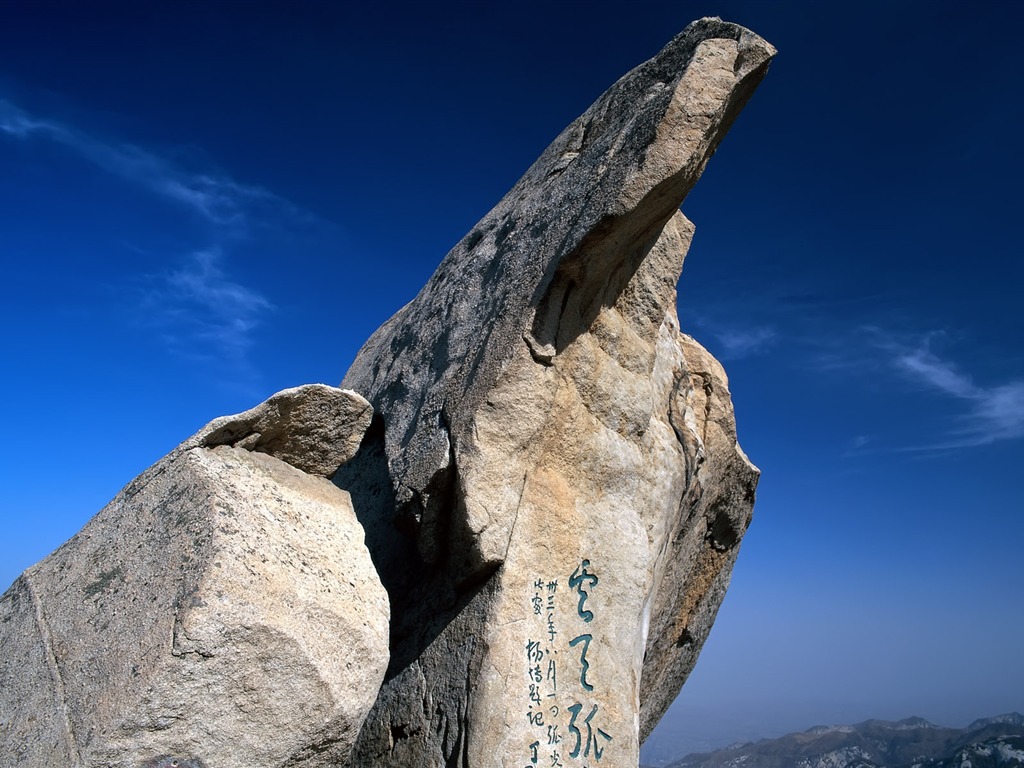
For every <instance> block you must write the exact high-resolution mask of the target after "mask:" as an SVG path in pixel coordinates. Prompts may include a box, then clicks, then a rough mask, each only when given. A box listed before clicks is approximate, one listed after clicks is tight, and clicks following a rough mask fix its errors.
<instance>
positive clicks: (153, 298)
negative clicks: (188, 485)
mask: <svg viewBox="0 0 1024 768" xmlns="http://www.w3.org/2000/svg"><path fill="white" fill-rule="evenodd" d="M3 137H6V138H7V139H8V140H11V141H20V142H29V141H39V142H49V143H51V144H55V145H58V146H61V147H64V148H66V149H67V150H68V151H70V152H72V153H74V154H75V155H77V156H78V157H80V158H82V159H83V160H85V161H87V162H90V163H92V164H93V165H95V166H97V167H98V168H100V169H102V170H103V171H105V172H106V173H108V174H110V175H112V176H114V177H116V178H119V179H121V180H122V181H124V182H125V183H127V184H130V185H132V186H134V187H137V188H140V189H145V190H147V191H149V192H150V193H152V194H153V195H155V196H156V197H157V198H158V199H163V200H166V201H168V202H170V203H172V204H175V205H178V206H181V207H183V208H184V209H186V210H190V211H191V212H193V213H195V214H198V215H199V216H201V217H202V218H203V219H205V220H206V221H207V222H208V224H209V225H210V226H209V228H208V233H209V234H208V237H209V240H208V242H207V243H205V244H204V245H202V246H199V247H195V248H193V249H191V250H190V251H188V252H187V253H186V255H185V256H184V257H182V256H180V255H178V256H176V257H175V259H174V261H175V262H177V266H176V267H171V268H170V269H167V268H165V269H163V270H160V271H156V272H153V273H150V274H148V275H144V276H142V278H141V280H142V284H143V285H144V286H145V287H144V290H143V291H142V294H141V300H140V302H139V306H138V310H139V311H140V312H141V313H142V320H143V325H144V326H146V327H149V328H152V329H155V330H156V331H157V332H158V333H159V335H160V338H161V339H162V340H163V341H164V342H165V343H166V344H167V346H168V347H169V348H170V349H172V350H173V351H175V352H176V353H178V354H180V355H183V356H185V357H188V358H191V359H199V360H206V361H214V360H216V361H229V362H231V363H232V365H234V366H235V367H236V369H241V370H245V371H246V375H250V376H252V375H255V374H256V372H255V370H254V369H253V368H252V366H251V365H249V363H248V359H247V354H248V352H249V350H250V348H251V347H252V343H253V331H254V330H255V329H256V328H257V327H258V325H259V324H260V322H261V321H262V319H263V318H264V317H265V316H266V314H267V313H268V312H270V311H271V310H272V309H273V307H272V305H271V302H270V301H269V300H268V299H267V298H266V297H264V296H263V295H262V294H261V293H259V292H258V291H256V290H253V289H251V288H248V287H246V286H244V285H242V284H240V283H238V282H236V281H235V280H233V279H232V278H231V277H230V276H229V274H228V272H227V268H226V257H225V254H226V250H227V247H228V246H229V245H232V244H233V245H235V246H237V245H238V244H239V242H240V240H241V237H240V236H242V235H245V234H248V233H249V232H250V231H251V230H252V229H254V228H256V227H257V226H265V225H267V224H268V223H274V224H284V225H290V224H294V223H296V222H308V221H309V220H310V219H311V218H312V217H310V216H308V215H307V214H305V213H304V212H302V211H301V210H300V209H298V208H296V207H295V206H294V205H292V204H291V203H289V202H288V201H287V200H284V199H282V198H280V197H278V196H277V195H274V194H273V193H271V192H269V191H267V190H265V189H263V188H261V187H258V186H252V185H247V184H243V183H240V182H238V181H236V180H234V179H232V178H231V177H230V176H228V175H227V174H224V173H222V172H219V171H216V170H213V169H210V168H204V169H202V170H200V171H197V170H195V167H194V165H195V164H193V167H185V166H184V165H183V164H182V163H181V162H180V157H179V158H178V159H177V160H176V159H175V158H174V157H171V156H170V155H162V154H159V153H157V152H154V151H151V150H148V149H145V148H143V147H140V146H138V145H136V144H132V143H128V142H123V141H117V140H112V139H109V138H104V137H101V136H98V135H96V134H95V133H92V132H89V131H87V130H83V129H81V128H78V127H75V126H72V125H70V124H68V123H66V122H62V121H59V120H52V119H48V118H42V117H39V116H37V115H33V114H30V113H29V112H27V111H26V110H24V109H21V108H20V107H19V106H17V105H16V104H13V103H11V102H10V101H6V100H3V99H0V138H3ZM138 250H139V251H140V252H142V253H146V252H147V250H148V249H146V248H141V249H138ZM125 279H126V280H127V281H129V282H136V281H137V280H138V279H139V278H138V276H136V277H132V276H126V278H125Z"/></svg>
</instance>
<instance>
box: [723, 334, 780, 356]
mask: <svg viewBox="0 0 1024 768" xmlns="http://www.w3.org/2000/svg"><path fill="white" fill-rule="evenodd" d="M712 335H714V337H715V338H716V339H718V342H719V343H720V344H721V345H722V348H723V357H725V358H727V359H731V360H735V359H737V358H741V357H750V356H751V355H757V354H760V353H762V352H766V351H767V350H768V349H770V348H771V347H772V346H773V345H774V344H775V342H776V339H777V336H776V333H775V329H773V328H729V329H719V330H713V331H712Z"/></svg>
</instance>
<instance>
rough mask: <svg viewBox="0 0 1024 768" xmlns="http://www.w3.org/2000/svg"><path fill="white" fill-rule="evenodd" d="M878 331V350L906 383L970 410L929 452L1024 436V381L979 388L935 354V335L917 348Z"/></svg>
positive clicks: (957, 417)
mask: <svg viewBox="0 0 1024 768" xmlns="http://www.w3.org/2000/svg"><path fill="white" fill-rule="evenodd" d="M874 330H875V335H876V338H877V339H878V340H879V346H881V347H882V348H883V349H884V350H885V351H886V352H887V353H888V354H889V356H890V362H891V364H892V366H893V367H894V368H895V369H896V370H897V371H898V372H899V373H900V374H901V375H902V376H903V377H904V378H905V379H907V380H909V381H912V382H914V383H917V384H919V385H922V386H924V387H926V388H928V389H930V390H932V391H934V392H938V393H940V394H943V395H946V396H948V397H950V398H953V399H955V400H958V401H960V402H961V403H962V404H963V405H965V406H966V412H964V413H961V414H960V415H958V416H955V417H954V421H955V426H954V428H953V429H952V430H950V432H949V434H948V437H947V438H946V439H945V440H943V441H941V442H939V443H937V444H935V445H931V446H927V447H926V448H927V449H935V450H943V449H950V448H969V447H975V446H982V445H989V444H991V443H994V442H997V441H1000V440H1012V439H1016V438H1020V437H1024V381H1010V382H1008V383H1004V384H999V385H994V386H982V385H979V384H976V383H975V382H974V380H973V378H972V377H971V376H969V375H968V374H966V373H964V372H963V371H962V370H960V368H959V366H957V365H956V364H955V363H954V362H952V361H950V360H947V359H944V358H942V357H940V356H939V355H938V354H936V353H935V351H934V350H933V349H932V339H933V337H934V334H929V335H928V336H926V337H925V338H924V339H923V340H921V341H920V342H918V343H917V344H916V345H907V344H905V343H900V342H897V341H894V340H892V339H891V338H885V337H883V336H881V335H880V334H879V333H878V332H877V329H874Z"/></svg>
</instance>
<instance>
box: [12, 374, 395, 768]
mask: <svg viewBox="0 0 1024 768" xmlns="http://www.w3.org/2000/svg"><path fill="white" fill-rule="evenodd" d="M370 414H371V411H370V409H369V407H368V405H367V403H366V401H365V400H363V399H362V398H360V397H359V396H357V395H354V394H352V393H344V392H341V391H339V390H335V389H333V388H331V387H324V386H322V385H317V386H312V387H301V388H298V389H295V390H288V391H286V392H283V393H280V394H278V395H276V396H274V397H273V398H271V399H270V400H269V401H268V402H267V403H264V404H263V405H261V406H259V407H258V408H256V409H253V410H252V411H248V412H246V413H245V414H241V415H239V416H236V417H228V418H225V419H219V420H217V421H215V422H213V423H212V424H211V425H209V426H208V427H206V428H205V429H204V430H202V431H201V432H200V433H199V434H198V435H196V436H195V437H194V438H192V439H190V440H189V441H186V443H184V444H183V445H182V446H180V447H179V448H178V449H176V450H175V451H174V452H172V453H171V454H170V455H169V456H168V457H166V458H165V459H163V460H161V461H160V462H159V463H157V464H156V465H154V466H153V467H152V468H150V469H149V470H147V471H146V472H145V473H144V474H143V475H141V476H140V477H139V478H137V479H136V480H135V481H133V482H132V483H131V484H129V485H128V486H127V487H126V488H125V489H124V490H123V491H122V492H121V493H120V494H119V495H118V496H117V497H116V498H115V499H114V500H113V501H112V502H111V503H110V504H109V505H108V506H107V507H106V508H105V509H104V510H103V511H101V512H100V513H99V514H98V515H97V516H96V517H95V518H93V519H92V520H91V521H90V522H89V523H88V524H87V525H86V526H85V528H83V530H82V531H81V532H80V533H79V534H78V535H76V536H75V537H74V538H73V539H71V540H70V541H69V542H67V543H66V544H64V546H62V547H61V548H60V549H59V550H57V552H55V553H54V554H52V555H50V556H49V557H48V558H47V559H45V560H44V561H43V562H41V563H39V564H38V565H36V566H34V567H32V568H30V569H29V570H28V571H26V572H25V573H24V574H23V575H22V576H21V577H20V578H19V579H18V580H17V581H16V582H15V584H14V585H13V586H12V588H11V589H10V590H9V591H8V592H7V593H6V594H5V595H4V596H3V597H2V598H0V645H2V647H3V648H4V653H3V654H2V655H0V765H11V766H13V765H18V766H26V767H28V768H36V767H38V768H43V767H44V766H46V767H47V768H49V767H50V766H84V767H86V768H93V767H94V766H95V767H97V768H98V767H99V766H103V767H104V768H111V767H116V768H139V766H164V765H173V764H175V762H174V761H177V765H179V766H207V768H215V767H216V768H243V767H244V768H254V767H255V766H321V765H332V764H336V763H337V762H338V761H339V760H341V759H344V757H345V756H346V755H347V754H348V752H349V750H350V748H351V746H352V743H353V741H354V740H355V737H356V735H357V733H358V730H359V728H360V726H361V724H362V721H363V719H364V717H365V715H366V712H367V710H368V709H369V707H370V705H371V704H372V703H373V700H374V698H375V696H376V693H377V689H378V687H379V685H380V682H381V680H382V678H383V675H384V671H385V668H386V666H387V662H388V649H387V642H388V641H387V634H388V621H389V605H388V600H387V595H386V593H385V591H384V589H383V587H382V586H381V584H380V581H379V579H378V578H377V576H376V573H375V571H374V569H373V565H372V563H371V562H370V558H369V553H368V551H367V549H366V547H365V545H364V543H363V531H362V529H361V527H360V526H359V524H358V521H357V520H356V519H355V516H354V513H353V510H352V506H351V502H350V500H349V497H348V494H347V493H345V492H344V491H342V490H340V489H338V488H337V487H336V486H334V485H332V484H331V483H330V482H329V481H328V480H327V479H325V478H324V477H318V476H314V475H312V474H307V473H306V472H303V471H300V470H299V469H297V468H296V467H295V466H292V465H291V464H289V463H286V462H285V461H282V460H281V458H279V457H278V456H280V457H283V458H287V459H291V460H292V461H293V462H294V463H297V464H300V465H301V466H304V467H306V468H309V469H311V470H314V471H317V472H320V473H321V474H323V473H326V472H333V471H334V469H336V468H337V465H338V463H339V462H340V460H343V459H344V458H345V457H347V456H349V455H350V453H351V448H352V447H353V446H357V445H358V443H359V441H360V439H361V437H362V434H363V431H365V427H366V424H367V423H368V422H369V418H370ZM349 417H352V420H350V421H349V422H347V423H341V422H339V421H337V419H338V418H349ZM257 433H258V435H259V436H258V437H256V438H249V439H248V440H247V439H246V438H247V437H249V436H250V435H256V434H257ZM224 443H235V445H234V446H232V445H227V444H224ZM243 443H244V444H246V445H249V446H250V447H254V448H256V451H247V450H244V448H241V447H238V446H239V444H243ZM208 446H209V447H208ZM260 450H263V451H265V452H258V451H260ZM272 453H273V454H277V455H271V454H272Z"/></svg>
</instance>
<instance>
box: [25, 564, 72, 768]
mask: <svg viewBox="0 0 1024 768" xmlns="http://www.w3.org/2000/svg"><path fill="white" fill-rule="evenodd" d="M21 579H22V581H23V582H24V584H25V590H26V591H27V592H28V594H29V599H30V600H31V602H32V613H33V617H34V620H35V627H36V632H38V634H39V640H40V642H41V643H42V644H43V653H44V655H45V657H46V665H47V667H48V669H49V672H50V679H51V681H52V685H53V691H54V693H55V694H56V696H57V706H58V708H59V710H60V721H61V725H63V727H64V728H63V731H64V733H63V736H64V738H65V739H66V742H67V749H68V753H69V754H70V755H71V756H72V759H73V760H74V767H73V768H79V766H81V765H82V755H81V751H80V750H79V746H78V739H76V738H75V731H74V728H73V727H72V725H71V716H70V713H69V712H68V696H67V691H66V690H65V688H64V678H63V676H62V675H61V673H60V663H59V662H58V661H57V654H56V652H55V651H54V648H53V636H52V634H51V633H50V626H49V624H48V623H47V621H46V615H45V614H44V613H43V602H42V600H41V599H40V597H39V594H38V593H37V592H36V589H35V587H34V586H33V584H32V571H31V569H30V570H28V571H25V573H23V574H22V575H21Z"/></svg>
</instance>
